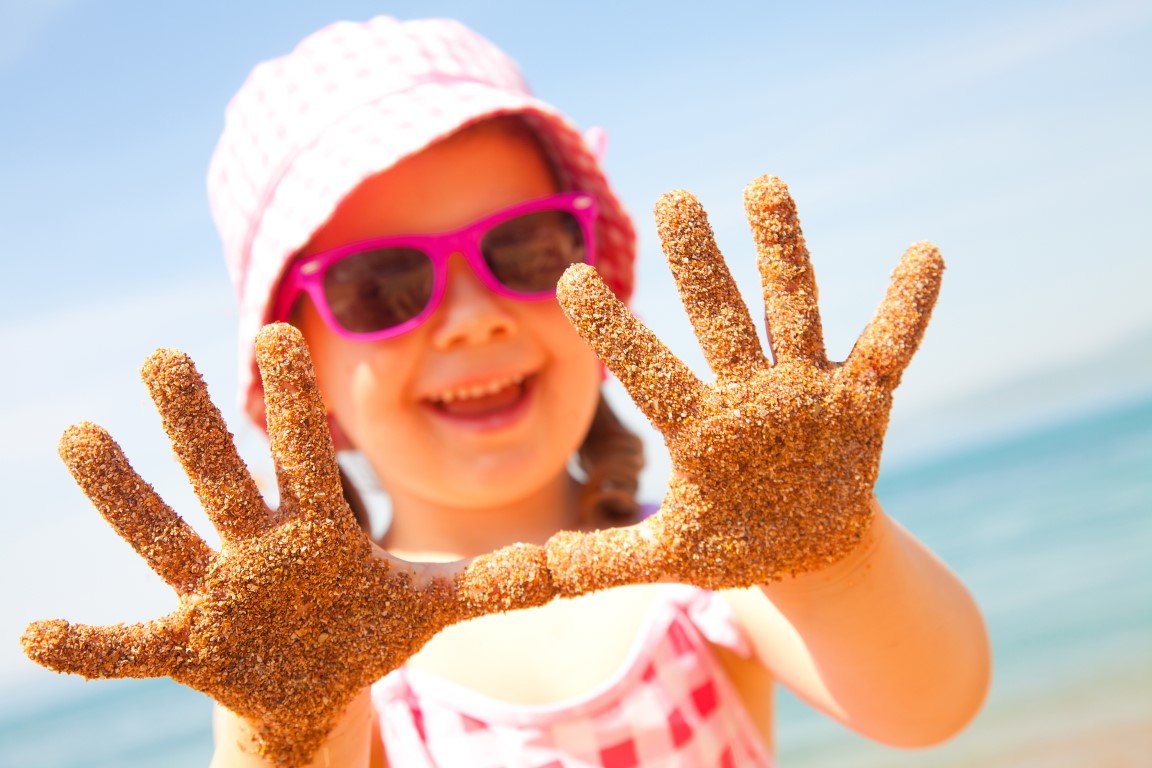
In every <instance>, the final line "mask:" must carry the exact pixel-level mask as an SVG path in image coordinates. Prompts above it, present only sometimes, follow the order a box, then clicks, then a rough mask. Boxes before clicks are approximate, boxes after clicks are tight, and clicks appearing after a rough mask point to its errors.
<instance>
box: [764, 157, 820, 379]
mask: <svg viewBox="0 0 1152 768" xmlns="http://www.w3.org/2000/svg"><path fill="white" fill-rule="evenodd" d="M744 210H745V213H746V214H747V216H748V223H749V224H750V225H751V226H752V237H753V238H754V239H755V241H756V250H757V252H758V253H759V265H760V281H761V284H762V286H763V290H764V310H765V314H766V315H767V321H768V337H769V339H770V340H771V346H772V355H773V357H774V358H775V359H776V361H777V362H782V361H787V360H806V361H809V362H813V363H817V364H822V363H825V362H827V358H826V357H825V353H824V332H823V330H822V329H821V327H820V309H819V307H818V306H817V295H816V276H815V275H814V273H813V272H812V262H811V261H810V260H809V259H808V248H807V246H806V245H805V244H804V235H803V233H802V232H801V231H800V220H799V218H798V217H797V215H796V203H795V202H793V201H792V196H791V195H789V194H788V187H787V185H785V184H784V182H782V181H781V180H780V179H777V178H776V177H774V176H761V177H760V178H758V179H756V180H755V181H753V182H752V183H751V184H749V185H748V186H747V188H745V190H744Z"/></svg>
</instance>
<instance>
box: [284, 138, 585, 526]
mask: <svg viewBox="0 0 1152 768" xmlns="http://www.w3.org/2000/svg"><path fill="white" fill-rule="evenodd" d="M556 191H557V189H556V183H555V180H554V178H553V176H552V172H551V169H550V167H549V166H548V164H547V162H546V161H545V159H544V158H543V156H542V155H541V152H540V150H539V148H538V147H537V145H536V144H535V142H534V141H533V140H532V139H531V138H530V137H529V136H527V135H525V134H524V133H523V132H521V131H517V130H510V129H508V128H507V127H502V126H499V125H496V126H491V125H487V126H486V125H482V126H480V127H477V128H472V129H469V130H466V131H464V132H462V133H460V134H457V135H455V136H453V137H452V138H450V139H448V140H445V141H443V142H440V143H438V144H436V145H434V146H433V147H431V148H429V149H427V150H425V151H424V152H422V153H420V154H419V155H416V156H414V157H412V158H410V159H408V160H406V161H405V162H403V163H401V164H399V165H397V166H395V167H394V168H392V169H390V170H388V171H386V172H384V173H381V174H379V175H377V176H375V177H372V178H371V179H369V180H367V181H366V182H364V183H363V184H362V185H361V186H360V187H358V188H357V189H356V190H355V191H354V192H353V193H352V194H351V195H349V196H348V197H347V198H345V200H344V201H343V203H342V204H341V206H340V208H339V209H338V210H337V211H336V213H335V214H334V216H333V217H332V219H330V220H329V222H328V223H327V224H326V225H325V226H324V227H323V228H322V229H321V230H320V231H319V232H317V233H316V235H315V236H314V237H313V239H312V241H311V242H310V243H309V245H308V246H307V248H306V249H305V253H306V254H307V253H316V252H319V251H323V250H327V249H329V248H333V247H336V246H339V245H342V244H345V243H349V242H354V241H357V240H364V239H368V238H371V237H379V236H384V235H393V234H417V233H432V232H440V231H445V230H451V229H455V228H458V227H461V226H463V225H465V224H468V223H470V222H472V221H474V220H476V219H478V218H480V217H482V216H485V215H486V214H489V213H492V212H493V211H496V210H499V209H501V208H504V207H506V206H509V205H513V204H515V203H519V202H522V201H525V200H530V199H532V198H536V197H543V196H546V195H549V194H552V193H554V192H556ZM297 322H298V324H299V325H300V327H301V329H302V330H303V332H304V334H305V337H306V338H307V339H308V343H309V346H310V348H311V351H312V357H313V360H314V363H315V366H316V375H317V379H318V382H319V385H320V389H321V391H322V392H323V394H324V399H325V402H326V403H327V405H328V407H329V408H330V409H331V410H332V412H333V414H334V415H335V418H336V421H337V423H338V425H339V426H340V428H341V430H342V431H343V433H344V434H345V436H346V437H347V438H348V439H349V440H350V441H351V443H352V444H353V445H354V446H355V447H357V448H359V449H360V450H362V451H364V453H365V454H366V455H367V457H368V459H369V461H371V463H372V465H373V467H374V469H375V470H376V472H377V474H378V476H379V477H380V480H381V482H382V483H383V485H384V487H385V489H386V490H387V491H388V492H389V494H390V495H391V497H392V502H393V505H394V506H395V508H396V509H397V510H401V509H402V508H403V505H404V504H405V503H406V500H419V501H420V502H421V503H423V504H426V503H429V502H431V503H434V504H442V505H450V506H452V507H458V508H459V507H473V508H475V507H482V506H488V505H500V504H506V503H509V502H511V501H514V500H517V499H522V498H524V497H527V496H528V495H530V494H532V493H533V492H535V491H538V490H540V489H542V488H544V487H545V486H547V485H548V484H550V483H555V482H559V481H561V479H562V478H563V477H564V473H565V471H566V464H567V460H568V458H569V457H570V456H571V455H572V453H573V451H574V450H575V449H576V448H577V447H578V446H579V444H580V442H581V441H582V440H583V438H584V435H585V433H586V432H587V430H588V425H589V423H590V422H591V418H592V413H593V411H594V409H595V405H596V401H597V398H598V396H599V384H600V367H599V363H598V362H597V360H596V358H595V356H594V355H593V353H592V352H591V351H590V350H589V349H588V347H587V346H586V345H585V344H584V342H583V341H582V340H581V339H580V338H579V336H577V334H576V332H575V331H574V330H573V329H572V327H571V326H570V325H569V324H568V322H567V321H566V320H565V318H564V316H563V314H562V312H561V310H560V307H559V305H558V304H557V303H556V302H555V301H554V300H552V301H537V302H525V301H517V300H515V299H508V298H505V297H502V296H497V295H495V294H493V293H492V292H490V291H489V290H488V289H487V288H485V287H484V286H483V285H482V284H481V282H480V281H479V279H478V278H477V277H476V276H475V274H473V273H472V271H471V269H470V268H469V267H468V265H467V263H466V262H465V261H464V259H463V257H461V256H459V255H453V256H452V257H451V259H450V264H449V278H448V286H447V290H446V292H445V296H444V299H443V301H442V302H441V304H440V306H439V307H438V308H437V309H436V311H435V312H434V313H433V315H432V316H431V317H430V318H429V320H428V321H427V322H425V323H424V324H423V325H421V326H420V327H418V328H416V329H415V330H413V331H410V332H408V333H406V334H403V335H401V336H398V337H395V338H392V339H387V340H384V341H378V342H370V343H364V342H355V341H350V340H347V339H344V338H341V337H339V336H337V335H336V334H335V333H333V332H332V331H331V330H329V328H328V327H327V326H326V325H325V324H324V322H323V320H322V319H321V318H320V316H319V314H318V313H317V312H316V310H315V308H314V307H313V306H312V304H311V303H310V301H309V300H308V299H307V298H305V299H304V300H303V303H302V305H301V307H300V310H299V311H298V313H297Z"/></svg>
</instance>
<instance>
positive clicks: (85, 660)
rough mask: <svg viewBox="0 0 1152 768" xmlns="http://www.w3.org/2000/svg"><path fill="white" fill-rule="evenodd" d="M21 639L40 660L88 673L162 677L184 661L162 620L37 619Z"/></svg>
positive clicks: (53, 666)
mask: <svg viewBox="0 0 1152 768" xmlns="http://www.w3.org/2000/svg"><path fill="white" fill-rule="evenodd" d="M20 643H21V644H22V645H23V646H24V653H25V654H27V656H28V658H30V659H32V661H34V662H36V663H37V664H40V665H42V666H45V667H48V669H51V670H55V671H56V672H67V673H70V674H74V675H83V676H84V677H87V678H92V677H163V676H165V675H169V674H171V672H172V670H173V669H175V668H176V666H177V665H178V664H179V661H180V659H181V656H180V649H181V648H182V644H181V642H180V641H179V638H178V637H176V636H175V633H174V632H172V630H171V629H169V628H168V627H167V626H166V625H165V623H164V622H163V621H162V620H161V621H154V622H147V623H144V624H129V625H125V624H114V625H111V626H104V627H97V626H92V625H89V624H69V623H68V622H66V621H64V620H63V619H53V620H50V621H34V622H32V623H31V624H29V625H28V627H27V628H26V629H25V630H24V634H23V635H21V637H20Z"/></svg>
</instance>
